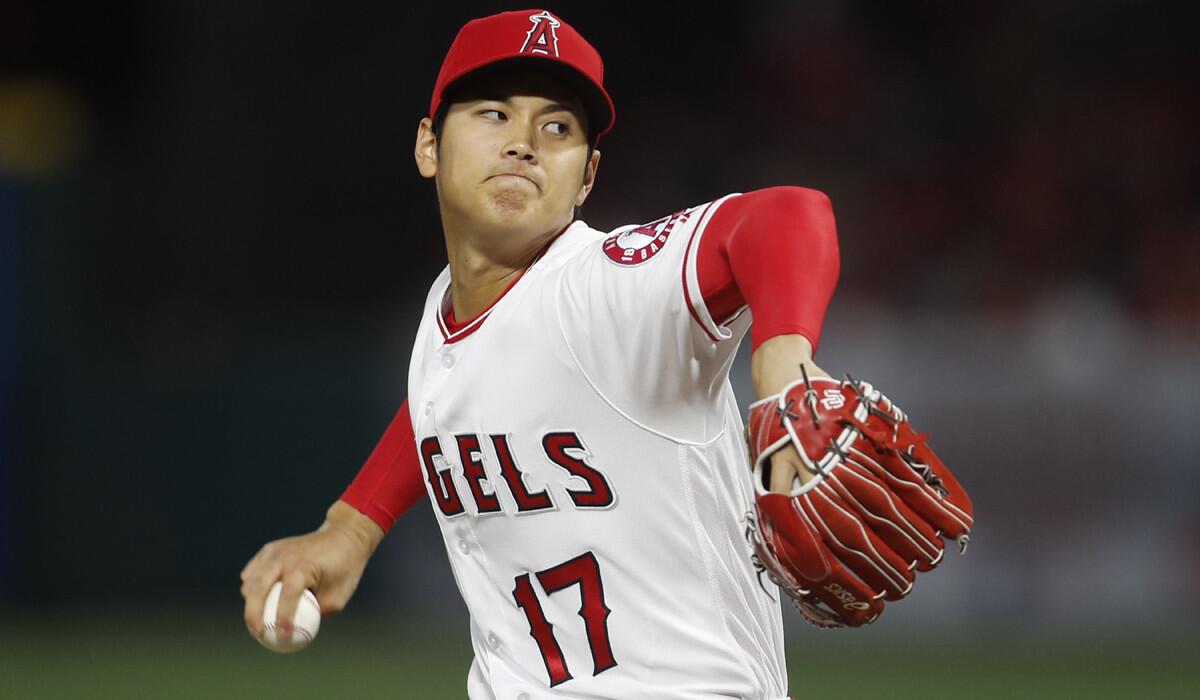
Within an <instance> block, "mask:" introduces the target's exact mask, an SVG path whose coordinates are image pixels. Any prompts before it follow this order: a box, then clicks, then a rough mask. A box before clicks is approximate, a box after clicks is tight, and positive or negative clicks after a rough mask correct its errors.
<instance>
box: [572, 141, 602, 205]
mask: <svg viewBox="0 0 1200 700" xmlns="http://www.w3.org/2000/svg"><path fill="white" fill-rule="evenodd" d="M599 169H600V149H598V148H596V149H592V158H591V160H589V161H588V163H587V167H586V168H584V170H583V184H581V185H580V186H579V194H577V195H575V206H577V207H581V206H583V203H584V201H585V200H587V198H588V194H590V193H591V191H592V187H593V186H595V184H596V171H597V170H599Z"/></svg>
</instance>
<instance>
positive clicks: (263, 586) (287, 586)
mask: <svg viewBox="0 0 1200 700" xmlns="http://www.w3.org/2000/svg"><path fill="white" fill-rule="evenodd" d="M383 535H384V532H383V529H382V528H380V527H379V525H377V524H375V522H374V521H373V520H371V519H370V518H368V517H367V516H365V515H363V514H362V513H359V512H358V511H357V510H355V509H354V508H353V507H351V506H349V505H347V504H345V503H342V502H341V501H338V502H337V503H334V504H333V506H332V507H330V509H329V512H328V513H327V514H326V517H325V522H324V523H323V524H322V525H321V527H319V528H318V529H316V530H314V531H312V532H310V533H308V534H305V535H299V536H297V537H287V538H284V539H281V540H275V541H274V542H269V543H267V544H266V545H264V546H263V548H262V549H260V550H259V551H258V554H255V555H254V557H253V558H252V559H251V560H250V561H249V563H247V564H246V566H245V568H243V569H242V574H241V576H242V597H243V598H245V599H246V606H245V621H246V629H247V630H249V632H250V634H251V636H253V637H255V638H258V637H261V636H262V634H263V632H264V629H263V606H264V604H265V603H266V599H267V593H268V592H269V591H270V590H271V586H273V585H275V582H276V581H283V590H282V591H281V592H280V596H279V608H278V611H277V613H276V619H277V620H278V628H277V634H278V635H279V636H280V637H281V638H283V639H289V638H291V635H292V630H291V624H292V617H293V615H294V614H295V612H296V605H297V604H298V602H299V600H300V596H301V595H302V594H303V592H304V589H306V588H308V589H310V590H312V592H313V593H315V594H316V596H317V602H318V603H320V605H321V615H322V616H323V617H325V616H329V615H334V614H336V613H338V612H341V611H342V609H343V608H345V607H346V603H348V602H349V601H350V597H351V596H352V595H354V590H355V589H356V588H358V582H359V580H360V579H361V578H362V574H363V570H364V569H365V568H366V566H367V561H368V560H369V559H370V558H371V555H372V554H373V553H374V552H375V548H376V547H377V546H378V545H379V541H380V540H382V539H383Z"/></svg>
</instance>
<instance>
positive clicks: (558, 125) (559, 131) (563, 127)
mask: <svg viewBox="0 0 1200 700" xmlns="http://www.w3.org/2000/svg"><path fill="white" fill-rule="evenodd" d="M546 128H548V129H550V133H552V134H555V135H556V136H566V135H567V133H568V132H569V131H570V127H568V126H567V123H566V122H550V123H549V124H546Z"/></svg>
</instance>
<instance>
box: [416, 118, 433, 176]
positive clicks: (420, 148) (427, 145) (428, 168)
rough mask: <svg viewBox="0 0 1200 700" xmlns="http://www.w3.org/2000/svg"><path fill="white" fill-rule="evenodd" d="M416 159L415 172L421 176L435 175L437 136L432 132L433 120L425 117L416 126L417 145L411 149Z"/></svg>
mask: <svg viewBox="0 0 1200 700" xmlns="http://www.w3.org/2000/svg"><path fill="white" fill-rule="evenodd" d="M413 156H414V157H415V158H416V161H417V172H419V173H421V177H433V176H434V175H437V162H438V148H437V136H435V135H434V133H433V120H432V119H430V118H429V117H425V118H424V119H422V120H421V123H420V124H419V125H418V126H417V145H416V147H415V148H414V149H413Z"/></svg>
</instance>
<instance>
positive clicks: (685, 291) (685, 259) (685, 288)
mask: <svg viewBox="0 0 1200 700" xmlns="http://www.w3.org/2000/svg"><path fill="white" fill-rule="evenodd" d="M714 204H716V202H709V203H708V206H706V207H704V211H703V212H701V213H700V218H699V219H698V220H697V221H696V228H694V229H693V230H692V235H691V236H688V244H687V250H685V251H683V265H682V267H683V271H682V273H681V279H682V280H683V299H684V301H686V302H687V307H688V313H689V314H691V315H692V318H693V319H695V321H696V324H697V325H698V326H700V329H701V330H703V331H704V335H707V336H708V339H709V340H711V341H713V342H714V343H717V342H720V338H717V337H716V336H714V335H713V334H712V331H710V330H708V326H706V325H704V321H701V320H700V315H699V314H697V313H696V307H695V306H694V305H693V303H692V295H691V293H690V292H688V278H687V272H688V260H689V259H690V258H691V255H692V243H693V242H695V240H696V236H699V235H701V234H702V232H703V228H702V227H704V228H707V227H708V221H705V220H704V216H705V214H708V210H709V209H712V206H713V205H714ZM697 252H699V251H697ZM738 313H741V312H740V311H739V312H738ZM709 315H710V316H711V315H712V314H709ZM714 323H715V320H714Z"/></svg>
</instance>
